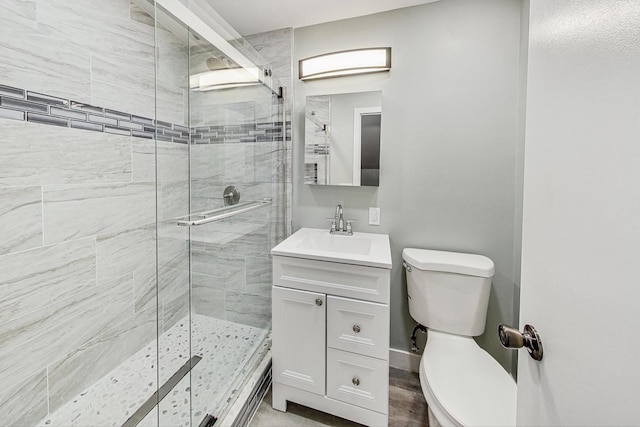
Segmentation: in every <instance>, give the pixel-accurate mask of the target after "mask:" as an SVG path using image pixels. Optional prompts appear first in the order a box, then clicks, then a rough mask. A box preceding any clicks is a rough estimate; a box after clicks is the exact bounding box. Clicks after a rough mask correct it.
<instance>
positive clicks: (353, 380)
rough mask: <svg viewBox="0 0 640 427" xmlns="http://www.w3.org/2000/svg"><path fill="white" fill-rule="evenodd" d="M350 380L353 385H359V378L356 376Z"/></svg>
mask: <svg viewBox="0 0 640 427" xmlns="http://www.w3.org/2000/svg"><path fill="white" fill-rule="evenodd" d="M351 382H352V383H353V385H360V378H358V377H353V379H352V380H351Z"/></svg>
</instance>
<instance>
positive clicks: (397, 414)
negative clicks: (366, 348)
mask: <svg viewBox="0 0 640 427" xmlns="http://www.w3.org/2000/svg"><path fill="white" fill-rule="evenodd" d="M360 425H361V424H357V423H354V422H351V421H347V420H344V419H342V418H338V417H335V416H333V415H329V414H326V413H324V412H320V411H316V410H314V409H311V408H307V407H304V406H301V405H297V404H295V403H290V402H289V404H288V405H287V412H280V411H276V410H275V409H273V408H272V407H271V391H269V392H268V393H267V395H266V396H265V398H264V400H263V401H262V403H261V404H260V406H259V407H258V411H257V412H256V415H255V416H254V417H253V420H252V421H251V423H250V424H249V426H250V427H275V426H278V427H320V426H332V427H357V426H360ZM389 425H390V426H392V427H428V425H429V423H428V418H427V404H426V402H425V400H424V395H423V394H422V390H421V389H420V379H419V378H418V374H416V373H414V372H409V371H403V370H401V369H396V368H390V369H389Z"/></svg>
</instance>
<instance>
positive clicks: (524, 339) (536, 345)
mask: <svg viewBox="0 0 640 427" xmlns="http://www.w3.org/2000/svg"><path fill="white" fill-rule="evenodd" d="M498 336H499V337H500V343H501V344H502V346H503V347H504V348H512V349H516V348H522V347H524V348H526V349H527V351H528V352H529V356H531V358H532V359H534V360H542V340H541V339H540V335H538V331H536V328H534V327H533V326H531V325H524V331H523V332H520V331H519V330H517V329H515V328H511V327H509V326H507V325H505V324H500V325H498Z"/></svg>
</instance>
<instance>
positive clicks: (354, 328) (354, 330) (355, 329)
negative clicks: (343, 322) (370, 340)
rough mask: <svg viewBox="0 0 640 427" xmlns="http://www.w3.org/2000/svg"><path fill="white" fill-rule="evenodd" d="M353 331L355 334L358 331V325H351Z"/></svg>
mask: <svg viewBox="0 0 640 427" xmlns="http://www.w3.org/2000/svg"><path fill="white" fill-rule="evenodd" d="M353 332H355V333H356V334H358V333H360V325H353Z"/></svg>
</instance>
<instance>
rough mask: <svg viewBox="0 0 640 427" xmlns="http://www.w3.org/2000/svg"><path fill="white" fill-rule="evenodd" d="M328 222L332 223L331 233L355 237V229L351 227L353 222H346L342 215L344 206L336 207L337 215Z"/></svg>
mask: <svg viewBox="0 0 640 427" xmlns="http://www.w3.org/2000/svg"><path fill="white" fill-rule="evenodd" d="M327 221H331V230H329V233H331V234H346V235H348V236H351V235H353V228H352V227H351V222H353V220H350V219H348V220H346V225H345V219H344V216H343V215H342V205H338V206H336V215H335V216H334V217H333V218H327Z"/></svg>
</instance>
